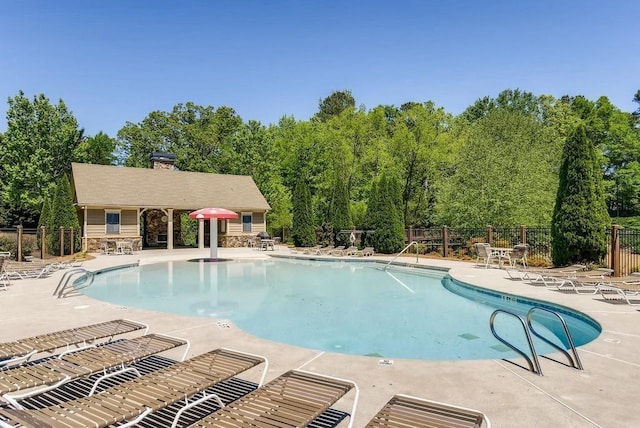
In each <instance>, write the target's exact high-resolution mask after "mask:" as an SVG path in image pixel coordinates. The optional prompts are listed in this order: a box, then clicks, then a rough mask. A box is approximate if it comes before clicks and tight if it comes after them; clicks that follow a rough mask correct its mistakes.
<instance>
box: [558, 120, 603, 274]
mask: <svg viewBox="0 0 640 428" xmlns="http://www.w3.org/2000/svg"><path fill="white" fill-rule="evenodd" d="M609 223H610V219H609V215H608V213H607V210H606V205H605V200H604V192H603V189H602V176H601V171H600V167H599V165H598V164H597V157H596V151H595V148H594V146H593V143H592V142H591V141H590V140H589V139H588V138H587V133H586V127H585V126H584V125H579V126H578V127H577V128H576V130H575V132H574V133H573V134H572V135H571V136H570V137H569V138H568V139H567V142H566V144H565V147H564V152H563V156H562V165H561V167H560V184H559V186H558V194H557V198H556V204H555V208H554V212H553V221H552V224H551V241H552V246H553V255H552V256H553V263H554V264H555V265H556V266H564V265H567V264H570V263H589V262H590V263H597V262H600V260H601V259H602V257H604V255H605V254H606V251H607V244H606V237H605V233H606V232H605V229H606V227H607V226H608V225H609Z"/></svg>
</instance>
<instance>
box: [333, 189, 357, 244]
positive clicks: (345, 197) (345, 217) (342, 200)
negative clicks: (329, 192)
mask: <svg viewBox="0 0 640 428" xmlns="http://www.w3.org/2000/svg"><path fill="white" fill-rule="evenodd" d="M329 218H330V223H331V225H332V226H333V230H334V235H335V236H336V238H337V239H336V242H337V243H339V244H340V245H349V243H350V242H349V236H348V235H344V234H343V235H338V234H337V233H338V232H339V231H340V230H348V229H351V227H352V226H353V224H352V223H351V212H350V203H349V193H348V190H347V186H346V185H345V183H344V181H343V180H341V179H340V178H339V177H337V178H336V181H335V186H334V193H333V198H332V200H331V204H330V212H329Z"/></svg>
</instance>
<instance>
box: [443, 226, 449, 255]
mask: <svg viewBox="0 0 640 428" xmlns="http://www.w3.org/2000/svg"><path fill="white" fill-rule="evenodd" d="M448 256H449V228H448V227H447V226H442V257H448Z"/></svg>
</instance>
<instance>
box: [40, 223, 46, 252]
mask: <svg viewBox="0 0 640 428" xmlns="http://www.w3.org/2000/svg"><path fill="white" fill-rule="evenodd" d="M46 242H47V227H46V226H40V259H42V260H44V256H45V254H47V249H46V245H47V244H46Z"/></svg>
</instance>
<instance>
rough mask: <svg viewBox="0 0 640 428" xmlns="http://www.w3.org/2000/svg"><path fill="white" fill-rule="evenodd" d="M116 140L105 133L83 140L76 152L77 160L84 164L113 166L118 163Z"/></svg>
mask: <svg viewBox="0 0 640 428" xmlns="http://www.w3.org/2000/svg"><path fill="white" fill-rule="evenodd" d="M116 144H117V141H116V139H115V138H111V137H109V136H108V135H107V134H105V133H103V132H98V133H97V134H96V135H95V136H93V137H87V138H85V139H83V140H82V141H81V142H80V144H79V145H78V147H76V150H75V153H74V155H75V160H76V161H77V162H82V163H92V164H99V165H113V164H114V163H115V161H116V155H115V151H116Z"/></svg>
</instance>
